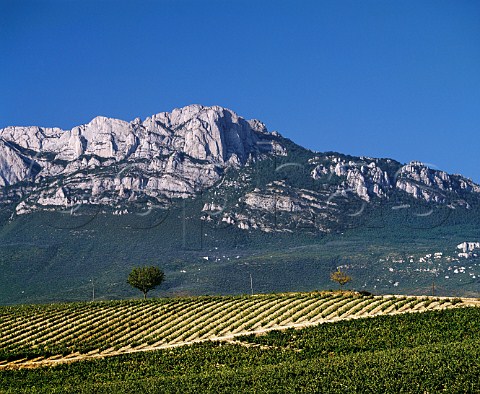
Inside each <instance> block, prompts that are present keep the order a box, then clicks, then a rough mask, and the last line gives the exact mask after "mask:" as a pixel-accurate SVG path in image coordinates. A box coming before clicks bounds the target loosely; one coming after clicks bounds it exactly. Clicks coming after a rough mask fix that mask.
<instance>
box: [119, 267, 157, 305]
mask: <svg viewBox="0 0 480 394" xmlns="http://www.w3.org/2000/svg"><path fill="white" fill-rule="evenodd" d="M164 279H165V274H164V273H163V271H162V270H161V269H160V268H158V267H154V266H151V267H136V268H134V269H132V272H130V274H129V275H128V279H127V283H128V284H129V285H130V286H133V287H135V288H136V289H138V290H140V291H141V292H142V293H143V299H146V298H147V293H148V292H149V291H150V290H152V289H154V288H155V287H157V286H159V285H160V284H161V283H162V282H163V280H164Z"/></svg>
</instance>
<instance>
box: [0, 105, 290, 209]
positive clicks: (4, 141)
mask: <svg viewBox="0 0 480 394" xmlns="http://www.w3.org/2000/svg"><path fill="white" fill-rule="evenodd" d="M274 139H275V138H274V137H273V135H272V134H270V133H268V131H267V129H266V127H265V125H264V124H263V123H261V122H260V121H258V120H250V121H246V120H245V119H243V118H242V117H240V116H238V115H237V114H235V113H234V112H233V111H231V110H228V109H225V108H222V107H218V106H214V107H204V106H201V105H190V106H187V107H184V108H180V109H175V110H173V111H172V112H171V113H169V112H162V113H159V114H156V115H153V116H151V117H149V118H147V119H145V120H144V121H143V122H142V121H141V120H140V119H139V118H137V119H135V120H133V121H132V122H126V121H123V120H119V119H111V118H106V117H103V116H97V117H96V118H94V119H93V120H92V121H90V122H89V123H87V124H84V125H81V126H77V127H74V128H73V129H71V130H61V129H59V128H41V127H37V126H33V127H7V128H5V129H2V130H0V154H1V158H0V185H3V186H4V185H15V184H18V183H19V182H22V181H25V180H28V182H29V188H28V190H27V191H26V190H22V192H20V191H19V192H18V194H19V195H20V194H21V196H20V197H21V198H22V199H23V202H22V205H21V206H20V208H19V209H18V212H27V211H28V206H31V208H32V209H33V208H35V207H38V206H65V205H66V204H67V205H68V203H69V202H68V201H69V200H68V199H66V198H64V196H62V195H61V194H58V193H57V191H58V190H59V189H58V187H59V186H60V185H58V184H57V183H58V182H56V179H55V178H56V177H59V176H61V177H62V180H61V187H62V188H63V189H62V190H64V191H65V192H67V193H70V194H78V193H80V194H81V195H82V196H84V198H85V199H86V201H88V203H92V204H109V203H112V202H118V201H120V200H122V199H125V198H128V199H129V201H131V200H132V199H133V200H134V199H135V198H136V197H138V196H140V195H144V196H147V197H150V198H159V197H167V198H171V197H174V198H175V197H182V198H183V197H188V196H191V195H193V194H194V193H196V192H198V191H199V190H202V189H204V188H206V187H209V186H211V185H212V184H214V183H215V182H216V181H218V180H219V179H220V177H221V176H222V174H223V172H224V170H225V169H226V168H228V167H241V166H244V165H248V164H250V163H253V162H255V161H256V160H259V159H262V158H263V157H265V156H266V155H268V154H272V152H274V151H278V150H280V151H282V152H283V153H285V150H284V148H283V147H282V146H281V144H279V143H278V141H275V140H274ZM45 180H49V181H50V183H49V182H46V181H45ZM112 195H113V197H112ZM1 197H3V199H4V200H5V196H0V198H1ZM8 201H10V200H8Z"/></svg>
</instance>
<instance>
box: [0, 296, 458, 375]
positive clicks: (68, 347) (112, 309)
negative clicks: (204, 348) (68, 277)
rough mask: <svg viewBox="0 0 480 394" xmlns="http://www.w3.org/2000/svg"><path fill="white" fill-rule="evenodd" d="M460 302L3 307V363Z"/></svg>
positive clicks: (282, 299)
mask: <svg viewBox="0 0 480 394" xmlns="http://www.w3.org/2000/svg"><path fill="white" fill-rule="evenodd" d="M460 305H463V301H462V300H461V299H450V298H428V297H406V296H362V295H360V294H358V293H353V292H347V293H345V292H320V293H318V292H314V293H288V294H268V295H255V296H237V297H233V296H223V297H221V296H215V297H213V296H204V297H196V298H193V297H192V298H174V299H152V300H147V301H140V300H128V301H111V302H94V303H70V304H52V305H29V306H28V305H27V306H13V307H1V308H0V332H1V336H0V360H3V362H2V363H0V368H6V367H11V366H15V365H18V366H22V365H27V366H28V365H35V363H37V364H42V363H47V362H50V363H56V362H57V361H59V360H58V359H60V361H66V360H70V361H73V360H77V359H82V358H86V357H99V356H106V355H114V354H121V353H127V352H132V351H145V350H152V349H157V348H162V347H172V346H178V345H183V344H188V343H192V342H198V341H204V340H212V339H221V340H229V339H232V338H234V337H236V336H239V335H244V334H247V333H259V332H265V331H269V330H274V329H282V328H283V329H284V328H288V327H303V326H308V325H316V324H319V323H322V322H328V321H335V320H339V319H345V318H359V317H367V316H375V315H380V314H393V313H401V312H415V311H423V310H430V309H443V308H450V307H455V306H460ZM62 357H63V358H62ZM44 358H50V359H49V360H44ZM32 359H35V360H32Z"/></svg>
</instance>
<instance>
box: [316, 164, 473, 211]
mask: <svg viewBox="0 0 480 394" xmlns="http://www.w3.org/2000/svg"><path fill="white" fill-rule="evenodd" d="M318 160H322V161H325V158H322V159H320V158H316V159H314V160H312V162H313V163H315V161H318ZM312 177H313V179H315V180H318V179H325V178H328V179H331V178H332V177H336V178H338V179H340V180H342V181H341V183H340V184H341V186H342V188H343V189H344V190H348V191H350V192H352V193H354V194H356V195H357V196H358V197H360V198H361V199H362V200H364V201H367V202H368V201H370V200H371V199H372V198H373V197H379V198H387V197H388V196H389V195H391V194H392V192H394V191H402V192H405V193H407V194H409V195H411V196H412V197H414V198H415V199H419V200H424V201H426V202H434V203H446V202H447V201H448V198H447V197H446V196H445V193H446V192H448V193H456V194H458V195H460V194H461V193H463V192H467V193H480V186H478V185H476V184H475V183H474V182H472V181H471V180H470V179H466V178H464V177H462V176H460V175H449V174H447V173H446V172H444V171H438V170H434V169H431V168H428V167H427V166H426V165H425V164H423V163H421V162H417V161H413V162H411V163H408V164H406V165H403V166H402V165H401V164H400V163H398V162H395V161H394V160H390V159H383V160H380V159H372V158H365V157H361V158H359V159H358V160H356V161H354V160H346V159H343V158H341V157H336V156H330V157H328V161H327V162H326V163H325V162H324V163H321V164H318V165H317V166H316V167H315V168H314V169H313V170H312Z"/></svg>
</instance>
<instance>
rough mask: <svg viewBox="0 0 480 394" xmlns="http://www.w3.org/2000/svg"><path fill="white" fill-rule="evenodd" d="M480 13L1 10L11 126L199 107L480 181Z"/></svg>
mask: <svg viewBox="0 0 480 394" xmlns="http://www.w3.org/2000/svg"><path fill="white" fill-rule="evenodd" d="M479 21H480V2H479V1H476V0H472V1H466V0H464V1H462V0H452V1H442V0H435V1H422V0H415V1H409V0H402V1H388V0H384V1H379V0H363V1H359V0H358V1H346V0H333V1H320V0H319V1H300V0H297V1H281V0H276V1H261V0H257V1H233V0H230V1H228V0H223V1H216V0H203V1H185V0H175V1H174V0H165V1H131V2H127V1H101V0H99V1H85V0H83V1H72V0H70V1H69V0H65V1H41V0H37V1H22V0H14V1H5V0H0V54H1V56H0V127H5V126H7V125H40V126H59V127H62V128H71V127H73V126H75V125H77V124H82V123H86V122H88V121H89V120H91V119H92V118H93V117H94V116H96V115H104V116H110V117H117V118H121V119H125V120H131V119H133V118H135V117H137V116H140V117H141V118H144V117H146V116H149V115H151V114H153V113H157V112H162V111H170V110H172V109H173V108H175V107H180V106H184V105H188V104H192V103H200V104H204V105H214V104H216V105H222V106H225V107H228V108H231V109H233V110H234V111H236V112H237V113H238V114H240V115H241V116H244V117H246V118H258V119H261V120H262V121H264V122H265V123H266V124H267V126H268V127H269V129H270V130H278V131H279V132H281V133H282V134H283V135H284V136H286V137H288V138H291V139H292V140H294V141H295V142H297V143H299V144H300V145H303V146H305V147H308V148H310V149H314V150H318V151H331V150H333V151H339V152H343V153H349V154H354V155H366V156H374V157H392V158H395V159H397V160H399V161H402V162H407V161H410V160H413V159H418V160H421V161H424V162H427V163H431V164H432V165H435V166H438V167H439V168H441V169H444V170H446V171H449V172H455V173H463V174H464V175H466V176H468V177H471V178H473V179H474V180H475V181H477V182H480V154H479V153H480V149H479V148H480V23H479Z"/></svg>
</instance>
